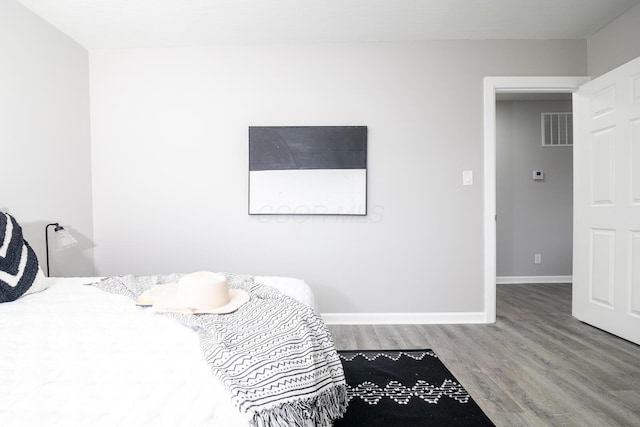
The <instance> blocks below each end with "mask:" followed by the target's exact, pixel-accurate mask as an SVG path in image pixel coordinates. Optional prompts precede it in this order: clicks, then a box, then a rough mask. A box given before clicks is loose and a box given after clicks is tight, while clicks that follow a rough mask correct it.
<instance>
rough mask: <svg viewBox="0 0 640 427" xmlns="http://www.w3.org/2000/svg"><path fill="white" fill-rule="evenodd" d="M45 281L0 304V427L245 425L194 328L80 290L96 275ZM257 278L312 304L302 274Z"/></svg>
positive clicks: (104, 294)
mask: <svg viewBox="0 0 640 427" xmlns="http://www.w3.org/2000/svg"><path fill="white" fill-rule="evenodd" d="M45 280H47V281H49V283H47V286H49V287H48V289H46V290H44V291H41V292H37V293H33V294H30V295H26V296H23V297H21V298H19V299H17V300H16V301H13V302H10V303H3V304H0V337H1V339H0V425H2V426H4V427H8V426H30V425H41V424H42V423H43V422H46V424H47V425H61V426H62V425H64V426H75V425H78V426H86V425H91V426H98V425H104V426H116V425H117V426H145V425H153V426H182V425H184V426H225V427H240V426H243V427H246V426H248V425H249V422H250V420H249V418H248V416H247V415H246V414H242V413H241V412H240V411H239V410H238V409H237V408H236V407H235V406H233V404H232V403H231V399H230V396H229V392H228V390H226V389H225V387H224V386H223V385H222V383H221V382H220V381H219V380H218V379H217V378H215V377H214V376H213V375H212V374H211V372H210V369H209V366H207V364H206V363H205V361H204V359H203V357H202V351H201V344H200V342H199V337H198V334H197V333H196V331H194V330H193V329H191V328H189V327H185V326H184V325H183V324H181V323H180V322H177V321H176V320H175V319H172V318H169V317H166V316H162V315H159V314H158V313H154V312H153V311H152V310H151V309H144V308H141V307H137V306H136V305H135V304H134V303H132V301H131V299H129V298H127V297H125V296H123V295H117V294H112V293H107V292H105V291H103V290H101V289H98V288H96V287H95V286H87V284H89V283H94V282H97V281H98V280H100V278H50V279H49V278H47V279H45ZM255 281H256V282H259V283H262V284H264V285H266V286H267V287H270V288H274V289H277V290H279V291H280V292H282V293H284V294H285V295H288V296H290V297H292V298H294V299H295V300H297V301H299V302H301V303H302V304H305V305H307V306H309V307H312V308H313V309H314V310H317V308H316V303H315V300H314V297H313V293H312V292H311V289H310V288H309V286H308V285H307V284H306V283H305V282H304V281H302V280H297V279H293V278H284V277H256V278H255Z"/></svg>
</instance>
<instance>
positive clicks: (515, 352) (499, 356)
mask: <svg viewBox="0 0 640 427" xmlns="http://www.w3.org/2000/svg"><path fill="white" fill-rule="evenodd" d="M497 314H498V316H497V322H496V323H495V324H491V325H397V326H387V325H375V326H373V325H357V326H351V325H349V326H347V325H331V326H329V328H330V330H331V333H332V335H333V338H334V341H335V344H336V348H337V349H338V350H353V349H412V348H415V349H418V348H431V349H433V350H434V351H435V352H436V353H437V354H438V356H439V357H440V359H441V360H442V361H443V362H444V364H445V365H446V366H447V367H448V368H449V370H450V371H451V372H452V373H453V374H454V375H455V376H456V378H457V379H458V380H459V381H460V383H462V385H463V386H464V387H465V388H466V389H467V391H468V392H469V393H470V394H471V396H472V397H473V398H474V399H475V401H476V402H477V403H478V405H480V407H481V408H482V410H483V411H484V412H485V413H486V414H487V415H488V416H489V418H491V420H492V421H493V422H494V423H495V424H496V425H497V426H509V427H511V426H580V427H583V426H594V427H595V426H598V427H600V426H640V346H638V345H635V344H632V343H630V342H628V341H625V340H623V339H620V338H617V337H615V336H613V335H610V334H608V333H606V332H604V331H601V330H599V329H597V328H594V327H591V326H589V325H587V324H584V323H581V322H579V321H578V320H576V319H575V318H573V317H571V285H568V284H536V285H498V291H497Z"/></svg>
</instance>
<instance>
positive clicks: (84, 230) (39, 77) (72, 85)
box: [0, 0, 94, 276]
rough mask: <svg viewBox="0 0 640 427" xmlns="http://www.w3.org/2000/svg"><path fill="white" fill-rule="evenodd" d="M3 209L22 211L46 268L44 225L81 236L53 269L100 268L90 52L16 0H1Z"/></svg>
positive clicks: (81, 271) (19, 215) (80, 271)
mask: <svg viewBox="0 0 640 427" xmlns="http://www.w3.org/2000/svg"><path fill="white" fill-rule="evenodd" d="M0 58H1V60H0V61H1V66H0V170H1V171H2V174H1V175H2V178H3V183H2V185H0V210H5V211H8V212H9V213H11V214H12V215H14V216H15V217H16V219H17V220H18V221H19V222H20V223H21V225H22V226H23V230H24V234H25V238H26V239H27V240H28V241H29V243H30V244H31V246H32V247H33V248H34V250H35V251H36V253H37V255H38V258H39V260H40V264H41V266H42V268H43V269H45V250H44V228H45V225H46V224H47V223H50V222H60V223H61V224H62V225H63V226H65V228H67V229H69V231H70V232H71V233H72V234H73V235H74V236H75V237H76V238H77V239H78V240H79V241H80V245H79V246H77V247H75V248H73V249H70V250H68V251H65V252H60V253H53V254H51V274H52V275H66V276H69V275H76V276H81V275H92V274H93V271H94V269H93V249H92V243H91V242H92V240H93V217H92V201H91V154H90V150H91V147H90V133H89V131H90V129H89V68H88V67H89V59H88V53H87V51H86V50H85V49H84V48H82V47H81V46H80V45H78V44H77V43H75V42H74V41H72V40H71V39H69V38H68V37H67V36H65V35H63V34H62V33H60V32H59V31H58V30H56V29H54V28H53V27H52V26H51V25H49V24H47V23H46V22H44V21H43V20H41V19H40V18H38V17H37V16H36V15H34V14H33V13H32V12H30V11H28V10H27V9H25V8H24V7H23V6H21V5H19V4H18V3H17V2H15V1H13V0H3V1H0Z"/></svg>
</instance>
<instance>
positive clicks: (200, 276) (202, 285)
mask: <svg viewBox="0 0 640 427" xmlns="http://www.w3.org/2000/svg"><path fill="white" fill-rule="evenodd" d="M176 299H177V302H178V303H179V304H180V305H181V306H183V307H190V308H200V307H206V308H212V309H215V308H219V307H222V306H224V305H226V304H228V303H229V301H230V300H231V297H230V295H229V284H228V283H227V278H226V277H224V276H223V275H221V274H217V273H212V272H209V271H198V272H195V273H190V274H186V275H184V276H182V278H181V279H180V280H179V282H178V290H177V295H176Z"/></svg>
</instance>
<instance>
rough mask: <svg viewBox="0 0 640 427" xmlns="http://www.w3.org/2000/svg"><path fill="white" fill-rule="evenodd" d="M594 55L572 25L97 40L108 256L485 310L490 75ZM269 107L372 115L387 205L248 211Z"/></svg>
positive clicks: (98, 235) (572, 63) (342, 306)
mask: <svg viewBox="0 0 640 427" xmlns="http://www.w3.org/2000/svg"><path fill="white" fill-rule="evenodd" d="M586 60H587V58H586V42H585V41H571V40H565V41H553V40H546V41H459V42H416V43H363V44H318V45H278V46H276V45H273V46H245V47H209V48H183V49H140V50H135V49H134V50H99V51H92V52H91V53H90V70H91V116H92V146H93V168H94V169H93V172H94V175H93V183H94V191H93V194H94V223H95V228H94V231H95V239H96V245H97V246H96V252H95V255H96V266H97V269H98V272H99V273H100V274H125V273H138V274H154V273H169V272H188V271H194V270H198V269H208V270H214V271H215V270H219V271H231V272H237V273H241V272H244V273H251V274H260V275H286V276H293V277H300V278H304V279H305V280H307V281H308V282H309V283H310V284H311V286H312V288H313V290H314V292H315V294H316V296H317V298H318V302H319V305H320V309H321V311H323V312H334V313H385V312H399V313H414V312H419V313H425V312H427V313H428V312H432V313H447V312H454V313H455V312H481V311H483V310H484V288H483V221H482V213H483V183H482V167H483V136H482V135H483V98H482V96H483V78H484V77H485V76H488V75H569V76H573V75H585V74H586V71H587V70H586ZM260 125H265V126H266V125H366V126H368V131H369V143H368V203H369V215H368V216H366V217H344V216H342V217H340V216H327V217H315V216H307V217H304V216H303V217H297V216H272V217H261V216H249V215H247V176H248V126H260ZM466 169H470V170H473V171H474V178H475V183H474V185H473V186H470V187H463V186H462V171H463V170H466Z"/></svg>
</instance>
